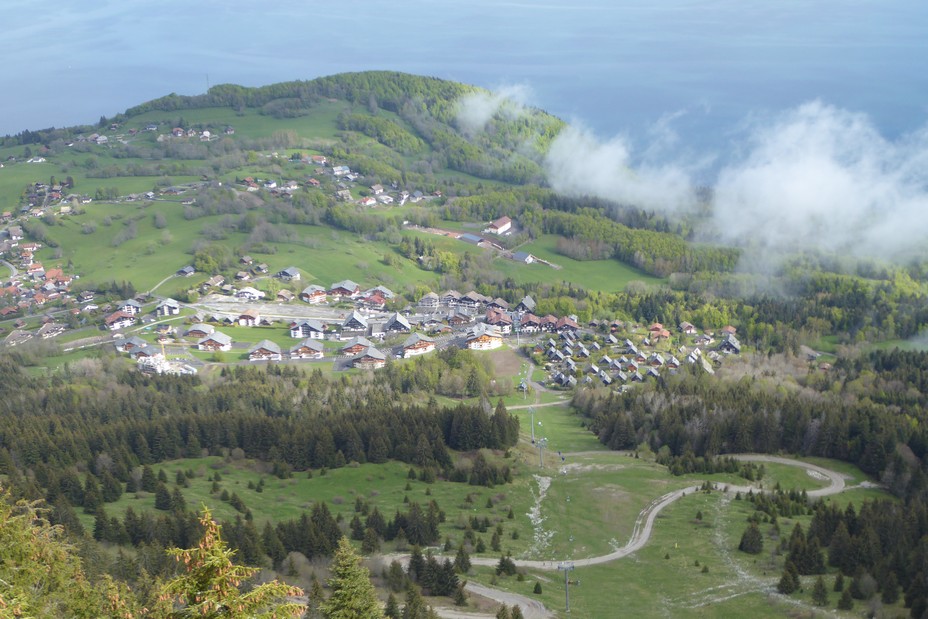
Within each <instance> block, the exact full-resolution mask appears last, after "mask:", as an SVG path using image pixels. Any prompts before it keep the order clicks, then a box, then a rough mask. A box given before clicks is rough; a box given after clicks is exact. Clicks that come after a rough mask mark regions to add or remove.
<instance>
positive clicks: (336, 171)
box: [332, 165, 351, 176]
mask: <svg viewBox="0 0 928 619" xmlns="http://www.w3.org/2000/svg"><path fill="white" fill-rule="evenodd" d="M348 174H351V168H349V167H348V166H346V165H337V166H332V175H333V176H347V175H348Z"/></svg>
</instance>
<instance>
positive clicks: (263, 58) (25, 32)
mask: <svg viewBox="0 0 928 619" xmlns="http://www.w3.org/2000/svg"><path fill="white" fill-rule="evenodd" d="M0 22H2V23H3V24H4V30H5V32H4V48H5V49H4V54H3V58H2V63H0V81H2V84H3V91H4V93H5V94H3V95H2V96H0V134H6V133H17V132H19V131H21V130H23V129H27V128H28V129H36V128H41V127H48V126H64V125H70V124H79V123H93V122H96V120H97V119H98V118H99V117H100V116H101V115H106V116H111V115H113V114H115V113H117V112H120V111H123V110H125V109H126V108H127V107H129V106H132V105H134V104H137V103H140V102H142V101H145V100H149V99H152V98H155V97H158V96H161V95H164V94H167V93H170V92H177V93H181V94H197V93H202V92H204V91H205V90H206V88H207V85H208V84H218V83H223V82H232V83H239V84H244V85H249V86H254V85H261V84H268V83H273V82H279V81H285V80H294V79H311V78H313V77H318V76H322V75H328V74H332V73H338V72H342V71H361V70H367V69H392V70H398V71H406V72H410V73H419V74H425V75H431V76H436V77H442V78H448V79H453V80H459V81H462V82H468V83H472V84H476V85H479V86H484V87H487V88H499V87H504V86H519V87H520V88H521V89H523V91H525V92H526V93H527V94H526V95H525V97H526V101H527V102H528V103H529V104H531V105H534V106H537V107H540V108H543V109H545V110H547V111H549V112H551V113H554V114H556V115H558V116H561V117H563V118H565V119H568V120H571V121H574V122H578V123H582V124H584V125H585V126H587V127H588V128H589V129H590V130H591V131H592V132H594V133H595V134H597V135H599V136H603V137H611V136H615V135H622V136H624V137H625V138H626V139H629V140H631V141H633V142H636V143H637V144H640V145H647V144H649V143H650V142H651V141H653V140H657V139H662V138H666V137H667V135H670V137H671V138H672V144H673V145H674V148H677V149H680V150H684V151H691V152H704V151H706V152H718V151H724V150H726V149H730V148H735V147H736V142H737V136H738V135H739V131H740V130H741V128H743V126H744V125H745V123H747V122H749V121H751V119H754V118H757V117H758V116H760V117H762V116H764V115H767V114H774V113H777V112H779V111H781V110H784V109H788V108H792V107H795V106H797V105H799V104H801V103H803V102H805V101H809V100H813V99H821V100H823V101H824V102H826V103H828V104H831V105H834V106H837V107H839V108H843V109H848V110H851V111H856V112H862V113H864V114H866V115H867V116H868V117H869V118H870V119H872V122H873V123H874V124H875V126H876V127H877V128H878V129H879V130H880V131H881V132H882V133H884V134H885V135H887V136H889V137H890V138H891V139H892V138H894V137H896V136H899V135H900V134H903V133H907V132H911V131H913V130H915V129H917V128H919V127H921V126H923V125H924V124H925V119H926V114H928V71H925V70H924V64H925V62H926V60H928V3H926V2H925V1H924V0H880V1H876V0H873V1H864V0H821V1H819V0H777V1H776V2H772V1H766V2H760V1H745V0H715V1H710V0H705V1H695V0H662V1H660V2H654V1H653V0H650V1H645V0H578V2H577V3H567V2H559V1H549V0H541V1H532V0H522V1H514V2H505V1H502V2H499V1H490V0H471V1H469V2H451V1H448V0H428V1H426V0H407V1H405V2H387V1H385V0H358V1H349V2H342V3H338V2H324V3H323V2H305V1H299V2H297V1H294V0H276V1H275V2H272V3H254V2H242V1H240V0H225V1H223V2H218V1H216V0H195V1H193V2H190V1H189V0H184V1H181V0H159V1H158V2H150V1H142V0H46V1H44V2H41V3H37V2H34V1H33V0H5V1H4V2H3V3H2V6H0ZM668 129H670V130H671V131H670V132H669V133H668ZM665 141H666V140H665Z"/></svg>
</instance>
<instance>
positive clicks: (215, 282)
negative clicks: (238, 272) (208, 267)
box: [203, 275, 226, 288]
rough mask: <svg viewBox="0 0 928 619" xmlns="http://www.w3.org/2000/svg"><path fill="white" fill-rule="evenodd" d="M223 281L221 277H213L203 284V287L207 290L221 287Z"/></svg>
mask: <svg viewBox="0 0 928 619" xmlns="http://www.w3.org/2000/svg"><path fill="white" fill-rule="evenodd" d="M225 281H226V278H225V277H223V276H222V275H214V276H212V277H210V278H209V279H208V280H206V281H205V282H203V285H204V286H205V287H207V288H218V287H219V286H222V284H223V283H224V282H225Z"/></svg>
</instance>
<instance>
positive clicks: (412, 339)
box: [403, 333, 435, 357]
mask: <svg viewBox="0 0 928 619" xmlns="http://www.w3.org/2000/svg"><path fill="white" fill-rule="evenodd" d="M433 350H435V340H433V339H432V338H430V337H426V336H424V335H421V334H419V333H413V334H412V335H410V336H409V337H408V338H406V341H405V342H403V356H404V357H415V356H416V355H424V354H426V353H429V352H432V351H433Z"/></svg>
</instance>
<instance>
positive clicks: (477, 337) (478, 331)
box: [464, 323, 503, 350]
mask: <svg viewBox="0 0 928 619" xmlns="http://www.w3.org/2000/svg"><path fill="white" fill-rule="evenodd" d="M502 345H503V335H502V333H500V330H499V329H498V328H497V327H494V326H493V325H488V324H484V323H480V324H477V325H476V326H474V327H473V328H472V329H471V330H470V331H468V332H467V337H466V339H465V343H464V346H465V347H466V348H468V349H470V350H490V349H493V348H499V347H500V346H502Z"/></svg>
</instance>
